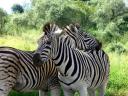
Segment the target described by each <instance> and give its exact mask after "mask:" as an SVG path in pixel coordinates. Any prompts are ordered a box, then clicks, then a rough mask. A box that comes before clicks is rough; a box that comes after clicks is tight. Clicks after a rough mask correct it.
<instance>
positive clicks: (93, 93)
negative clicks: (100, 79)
mask: <svg viewBox="0 0 128 96" xmlns="http://www.w3.org/2000/svg"><path fill="white" fill-rule="evenodd" d="M88 95H89V96H96V94H95V90H93V89H88Z"/></svg>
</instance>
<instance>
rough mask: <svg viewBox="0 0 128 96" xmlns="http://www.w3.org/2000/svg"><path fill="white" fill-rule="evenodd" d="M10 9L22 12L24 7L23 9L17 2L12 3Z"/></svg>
mask: <svg viewBox="0 0 128 96" xmlns="http://www.w3.org/2000/svg"><path fill="white" fill-rule="evenodd" d="M12 11H13V12H14V13H23V12H24V9H23V7H22V6H21V5H19V4H14V5H13V6H12Z"/></svg>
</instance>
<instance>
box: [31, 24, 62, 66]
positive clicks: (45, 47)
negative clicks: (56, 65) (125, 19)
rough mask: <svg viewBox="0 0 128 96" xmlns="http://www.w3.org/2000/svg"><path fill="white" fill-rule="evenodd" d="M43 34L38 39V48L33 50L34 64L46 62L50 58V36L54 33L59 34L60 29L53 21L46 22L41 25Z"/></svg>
mask: <svg viewBox="0 0 128 96" xmlns="http://www.w3.org/2000/svg"><path fill="white" fill-rule="evenodd" d="M43 31H44V36H42V37H41V38H40V39H39V40H38V48H37V50H36V51H35V52H34V56H33V63H34V65H41V64H44V62H47V61H48V60H49V58H50V56H51V55H50V53H51V46H52V43H51V41H52V38H54V35H55V36H56V35H59V33H61V29H60V28H59V27H58V26H57V25H56V24H54V23H47V24H45V25H44V27H43Z"/></svg>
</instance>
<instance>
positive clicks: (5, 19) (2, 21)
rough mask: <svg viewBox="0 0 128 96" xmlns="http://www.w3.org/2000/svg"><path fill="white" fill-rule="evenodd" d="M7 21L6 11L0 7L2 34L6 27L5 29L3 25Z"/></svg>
mask: <svg viewBox="0 0 128 96" xmlns="http://www.w3.org/2000/svg"><path fill="white" fill-rule="evenodd" d="M6 22H7V13H6V12H5V11H4V10H3V9H1V8H0V34H3V33H4V32H5V31H6V29H5V25H6Z"/></svg>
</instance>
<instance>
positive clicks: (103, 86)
mask: <svg viewBox="0 0 128 96" xmlns="http://www.w3.org/2000/svg"><path fill="white" fill-rule="evenodd" d="M105 89H106V84H102V85H101V86H99V87H98V93H99V96H104V95H105Z"/></svg>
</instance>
